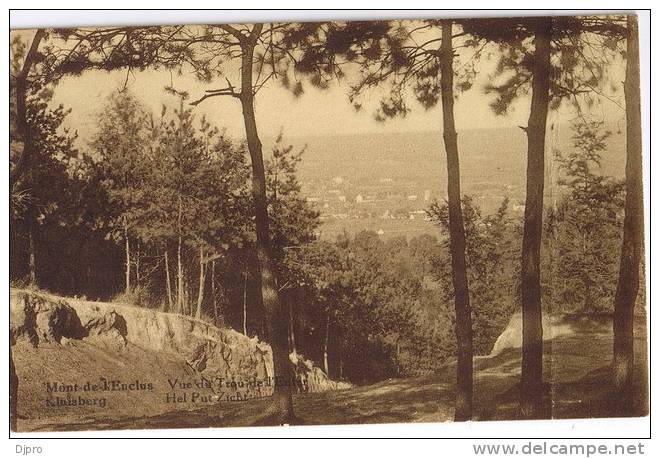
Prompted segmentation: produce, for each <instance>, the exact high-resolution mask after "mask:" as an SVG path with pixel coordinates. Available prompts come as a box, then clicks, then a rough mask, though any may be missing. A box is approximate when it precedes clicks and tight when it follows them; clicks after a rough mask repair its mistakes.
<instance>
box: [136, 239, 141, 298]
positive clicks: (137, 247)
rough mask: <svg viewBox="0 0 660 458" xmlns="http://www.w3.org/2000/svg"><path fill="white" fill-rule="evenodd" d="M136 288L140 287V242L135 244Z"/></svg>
mask: <svg viewBox="0 0 660 458" xmlns="http://www.w3.org/2000/svg"><path fill="white" fill-rule="evenodd" d="M135 245H136V247H135V286H136V287H137V288H139V287H140V240H138V241H137V242H135Z"/></svg>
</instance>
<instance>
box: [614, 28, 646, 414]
mask: <svg viewBox="0 0 660 458" xmlns="http://www.w3.org/2000/svg"><path fill="white" fill-rule="evenodd" d="M627 22H628V39H627V48H628V49H627V54H626V80H625V83H624V92H625V99H626V203H625V216H624V220H623V244H622V246H621V260H620V264H619V280H618V282H617V287H616V295H615V299H614V325H613V326H614V361H613V368H614V387H615V390H616V392H617V398H618V399H619V400H620V405H621V412H620V413H621V414H624V415H629V414H631V413H632V402H633V397H632V385H633V369H634V363H635V353H634V333H633V322H634V310H635V301H636V299H637V294H638V290H639V269H640V261H641V256H642V245H643V242H642V238H643V236H644V202H643V182H642V180H643V179H642V118H641V100H640V91H639V84H640V78H639V36H638V28H637V17H635V16H628V21H627Z"/></svg>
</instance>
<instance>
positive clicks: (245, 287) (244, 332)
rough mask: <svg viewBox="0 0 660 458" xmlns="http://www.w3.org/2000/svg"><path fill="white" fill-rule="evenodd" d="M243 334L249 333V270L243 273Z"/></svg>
mask: <svg viewBox="0 0 660 458" xmlns="http://www.w3.org/2000/svg"><path fill="white" fill-rule="evenodd" d="M243 335H247V272H244V273H243Z"/></svg>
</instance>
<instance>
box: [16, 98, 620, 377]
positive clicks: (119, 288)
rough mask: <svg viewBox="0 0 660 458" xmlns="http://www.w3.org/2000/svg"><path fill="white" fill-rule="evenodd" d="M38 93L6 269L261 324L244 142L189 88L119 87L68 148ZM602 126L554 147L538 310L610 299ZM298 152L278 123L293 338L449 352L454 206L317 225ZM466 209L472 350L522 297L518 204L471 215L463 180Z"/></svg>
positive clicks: (270, 187)
mask: <svg viewBox="0 0 660 458" xmlns="http://www.w3.org/2000/svg"><path fill="white" fill-rule="evenodd" d="M50 96H51V93H50V92H45V93H41V94H39V96H38V97H36V98H35V99H34V100H33V101H31V102H30V104H29V110H30V112H33V113H34V115H33V116H35V118H36V119H38V120H39V121H38V122H36V123H35V126H36V128H35V129H34V137H35V142H36V145H37V147H36V148H35V151H37V152H38V154H39V156H37V157H38V164H39V166H38V167H34V168H33V170H32V180H34V181H33V183H35V185H34V187H33V188H32V189H29V188H27V181H21V182H20V183H19V184H18V185H17V188H16V190H17V191H16V193H15V196H16V197H15V198H16V199H17V201H16V202H15V205H14V206H13V209H14V212H13V213H12V215H11V217H12V221H11V222H12V224H11V228H12V232H11V234H12V248H13V250H12V252H13V256H12V265H11V267H12V268H11V273H12V279H13V281H14V282H15V283H16V284H17V285H29V284H33V285H36V286H38V287H41V288H44V289H47V290H51V291H54V292H57V293H60V294H64V295H71V296H81V297H86V298H90V299H101V300H112V301H119V302H125V303H129V304H133V305H137V306H141V307H148V308H158V309H160V310H162V311H165V312H175V313H181V314H186V315H190V316H195V317H197V318H201V319H204V320H207V321H209V322H212V323H214V324H216V325H228V326H231V327H233V328H234V329H236V330H239V331H240V332H243V333H245V334H246V335H249V336H254V335H257V336H263V335H264V334H265V323H264V319H265V318H264V314H263V310H262V309H261V304H260V303H259V294H258V288H259V284H258V277H257V276H255V271H256V269H257V267H256V263H257V260H256V251H255V246H254V244H255V235H254V234H255V228H254V222H253V218H252V217H251V214H252V212H253V208H252V204H251V197H250V192H249V189H250V187H249V180H250V171H249V165H248V160H249V159H248V157H247V151H246V147H245V144H244V143H241V142H239V141H235V140H233V139H231V138H229V137H227V136H226V135H224V134H223V133H222V131H221V130H220V129H219V128H218V127H214V126H211V125H210V124H209V123H208V122H207V121H206V120H205V119H203V118H201V119H196V117H195V115H194V113H193V110H192V109H191V108H189V106H188V105H187V104H186V103H185V98H186V96H185V95H182V94H173V95H171V96H170V97H169V98H168V101H169V102H170V104H171V105H173V106H168V105H164V106H163V108H162V110H161V111H160V112H159V113H157V114H154V113H152V112H150V111H149V110H148V109H147V108H146V107H145V106H144V105H143V104H141V103H140V102H139V101H138V99H137V98H136V97H135V96H134V95H132V94H131V92H130V91H129V90H126V89H124V90H117V91H115V92H113V93H112V95H111V96H110V97H109V98H108V100H107V102H106V105H105V106H103V107H101V108H100V109H99V116H98V120H97V127H96V130H95V133H94V135H93V137H92V141H91V142H90V145H89V149H88V150H85V151H79V150H78V149H76V148H75V147H74V144H75V135H73V134H71V133H69V132H67V131H66V130H64V129H62V123H63V121H64V119H65V117H66V115H67V113H68V112H67V111H66V110H65V109H64V108H63V107H57V108H55V109H51V108H49V107H48V101H49V99H50ZM607 136H608V133H607V132H606V131H604V130H603V129H602V126H601V125H600V124H598V123H592V124H589V125H584V124H581V123H578V124H576V131H575V136H574V143H575V145H574V149H572V150H570V151H569V152H567V153H565V154H561V153H559V152H558V153H557V157H556V160H557V162H558V164H559V172H560V176H561V177H562V178H561V180H560V182H559V184H560V185H561V189H560V191H559V193H560V194H561V197H560V199H559V200H558V203H557V205H556V208H548V209H547V215H548V216H547V217H546V226H547V228H546V231H545V234H546V235H545V237H544V245H545V246H547V249H546V250H544V253H545V255H544V261H543V262H544V269H546V271H547V272H548V275H546V276H545V277H544V280H545V281H544V287H543V291H544V304H546V305H547V307H548V309H549V310H548V311H554V312H556V311H573V312H575V311H579V312H586V313H589V312H595V311H610V312H611V310H612V300H613V296H614V286H613V285H614V284H615V282H616V266H617V256H616V251H617V249H618V247H619V246H620V232H621V225H622V219H623V188H622V186H623V183H622V182H620V181H618V180H614V179H612V178H608V177H605V176H602V175H600V174H599V173H598V166H599V161H600V153H601V152H602V151H603V150H604V148H605V142H606V139H607ZM42 145H43V146H42ZM303 153H304V151H303V150H296V149H294V147H293V146H290V145H289V146H287V145H286V144H285V142H284V140H283V137H282V136H280V137H279V138H278V139H277V141H276V142H275V145H274V147H273V150H272V151H271V152H270V153H269V154H268V159H267V161H266V177H267V196H268V202H269V209H271V210H272V211H271V212H270V215H271V218H270V223H271V227H272V231H273V236H272V237H273V239H272V247H273V252H274V255H275V256H274V258H275V260H276V267H277V281H278V288H279V291H280V293H281V296H282V301H283V302H284V303H285V305H286V307H287V321H288V324H287V328H288V347H289V351H292V352H298V353H301V354H304V355H305V356H307V357H310V358H312V359H314V360H315V361H317V362H318V363H319V364H321V365H322V366H323V368H324V370H326V371H327V372H328V373H329V374H330V375H331V376H332V377H335V378H342V379H348V380H350V381H352V382H354V383H369V382H374V381H377V380H383V379H386V378H389V377H399V376H401V377H404V376H414V375H422V374H430V373H433V372H434V371H435V370H437V369H439V368H440V367H441V366H443V365H444V364H446V363H447V362H448V361H449V360H451V359H452V358H453V357H454V355H455V352H456V340H455V336H454V327H455V313H454V311H453V308H452V303H453V285H452V272H451V254H450V252H451V247H450V239H449V238H448V237H447V235H448V234H449V215H448V206H447V205H446V203H439V202H434V203H432V204H431V205H430V206H429V208H428V209H427V212H428V214H429V216H430V217H431V218H432V219H433V220H434V221H436V223H437V224H438V228H439V231H438V233H437V235H422V236H418V237H413V238H411V239H409V240H408V239H407V238H406V237H394V238H389V239H383V238H382V237H380V236H378V235H377V234H376V233H374V232H361V233H358V234H355V235H350V234H343V235H341V236H339V237H338V238H337V240H336V241H334V242H331V241H322V240H317V239H316V238H315V235H314V232H315V229H316V228H317V227H318V225H319V220H318V213H317V212H316V211H315V210H314V209H313V208H312V207H310V206H309V204H308V203H307V202H306V201H305V199H304V198H303V196H301V194H300V185H299V183H298V180H297V176H296V164H297V163H298V161H300V160H301V158H302V154H303ZM307 154H308V155H313V152H309V153H307ZM42 155H43V156H42ZM311 160H313V157H312V158H311ZM37 183H39V184H40V185H39V186H37V185H36V184H37ZM21 196H23V197H21ZM28 196H29V197H28ZM21 199H23V201H22V202H21ZM462 209H463V219H464V225H465V234H466V260H467V266H468V279H469V283H470V285H471V288H470V299H471V302H472V304H473V310H472V314H473V330H474V351H475V354H478V355H484V354H488V353H489V352H490V349H491V348H492V346H493V343H494V341H495V339H496V338H497V337H498V336H499V334H500V333H501V332H502V331H503V329H504V327H505V326H506V324H507V323H508V321H509V319H510V317H511V315H512V314H513V313H514V312H515V310H517V308H518V307H519V301H518V300H517V292H518V290H519V281H518V277H519V271H518V263H519V251H518V246H519V244H520V239H521V235H522V221H521V220H520V218H514V217H513V216H512V215H511V212H510V208H509V200H508V199H505V200H504V201H503V202H502V204H501V206H500V208H499V209H498V210H497V212H495V213H494V214H492V215H483V214H482V212H481V209H480V208H479V205H478V204H477V202H476V201H475V199H474V198H472V197H470V196H464V197H463V199H462ZM29 211H32V212H35V213H32V214H31V213H29ZM587 213H588V214H587Z"/></svg>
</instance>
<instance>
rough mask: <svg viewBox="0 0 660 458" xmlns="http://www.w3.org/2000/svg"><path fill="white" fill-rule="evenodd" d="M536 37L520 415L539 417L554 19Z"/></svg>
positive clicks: (544, 23)
mask: <svg viewBox="0 0 660 458" xmlns="http://www.w3.org/2000/svg"><path fill="white" fill-rule="evenodd" d="M536 21H537V23H536V30H535V36H534V47H535V49H534V67H533V73H532V102H531V108H530V113H529V122H528V125H527V191H526V197H525V219H524V229H523V244H522V265H521V279H520V285H521V290H522V321H523V349H522V377H521V387H520V390H521V393H520V394H521V399H520V407H521V413H522V415H523V417H525V418H536V417H538V416H540V415H541V413H542V412H541V410H542V406H541V403H542V399H543V326H542V321H541V319H542V317H541V266H540V264H541V235H542V230H543V186H544V183H543V181H544V155H545V133H546V122H547V117H548V102H549V94H550V38H551V35H552V18H538V19H537V20H536Z"/></svg>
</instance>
